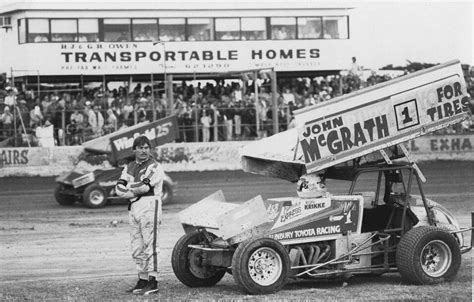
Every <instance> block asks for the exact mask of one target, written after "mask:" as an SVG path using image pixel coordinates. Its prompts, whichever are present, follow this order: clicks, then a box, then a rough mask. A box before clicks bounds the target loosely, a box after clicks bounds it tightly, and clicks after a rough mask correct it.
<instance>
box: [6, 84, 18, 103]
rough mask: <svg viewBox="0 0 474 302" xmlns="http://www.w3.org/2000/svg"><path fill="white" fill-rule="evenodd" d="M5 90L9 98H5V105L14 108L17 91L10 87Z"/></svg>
mask: <svg viewBox="0 0 474 302" xmlns="http://www.w3.org/2000/svg"><path fill="white" fill-rule="evenodd" d="M5 90H6V91H7V96H6V97H5V100H4V102H5V105H7V106H10V107H12V108H13V106H14V105H15V104H16V102H15V91H14V90H13V89H12V88H11V87H10V86H8V87H7V88H6V89H5Z"/></svg>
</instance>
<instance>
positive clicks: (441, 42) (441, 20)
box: [351, 1, 474, 68]
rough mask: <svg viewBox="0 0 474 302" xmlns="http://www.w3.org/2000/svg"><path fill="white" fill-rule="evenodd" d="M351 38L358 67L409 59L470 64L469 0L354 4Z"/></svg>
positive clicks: (470, 30) (472, 62)
mask: <svg viewBox="0 0 474 302" xmlns="http://www.w3.org/2000/svg"><path fill="white" fill-rule="evenodd" d="M355 4H356V6H357V8H356V9H355V10H354V12H353V15H354V16H353V20H351V26H352V38H353V39H354V41H355V49H354V55H355V56H357V57H358V61H359V62H360V64H361V65H363V66H367V67H377V68H380V67H382V66H384V65H386V64H394V65H406V63H407V61H406V60H410V61H414V62H425V63H442V62H446V61H449V60H451V59H459V60H461V62H462V63H467V64H471V65H474V57H473V49H474V44H473V21H472V19H473V12H474V7H473V2H471V1H462V2H461V1H458V2H456V1H451V2H447V1H410V2H407V1H398V2H394V1H370V2H369V1H365V2H356V3H355Z"/></svg>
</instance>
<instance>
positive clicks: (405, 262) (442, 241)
mask: <svg viewBox="0 0 474 302" xmlns="http://www.w3.org/2000/svg"><path fill="white" fill-rule="evenodd" d="M396 261H397V267H398V270H399V271H400V274H401V275H402V278H403V279H404V280H405V281H407V282H409V283H413V284H436V283H440V282H444V281H450V280H452V279H453V278H454V277H455V276H456V274H457V272H458V270H459V267H460V265H461V251H460V248H459V245H458V242H457V240H456V238H455V237H454V236H453V235H451V234H450V233H448V232H446V231H445V230H443V229H441V228H437V227H431V226H421V227H417V228H413V229H411V230H410V231H409V232H407V233H406V234H405V235H403V237H402V238H401V240H400V243H399V244H398V247H397V252H396Z"/></svg>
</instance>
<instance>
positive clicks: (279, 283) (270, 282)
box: [232, 238, 290, 295]
mask: <svg viewBox="0 0 474 302" xmlns="http://www.w3.org/2000/svg"><path fill="white" fill-rule="evenodd" d="M289 272H290V257H289V255H288V252H287V251H286V249H285V247H284V246H283V245H282V244H281V243H280V242H278V241H276V240H274V239H271V238H257V239H250V240H247V241H244V242H242V243H240V244H239V246H238V247H237V249H236V250H235V253H234V256H233V257H232V275H233V276H234V279H235V281H236V283H237V284H239V285H240V286H241V287H243V288H244V290H245V291H247V292H248V293H250V294H254V295H255V294H256V295H259V294H270V293H274V292H277V291H279V290H280V289H281V288H282V287H283V286H284V285H285V283H286V281H287V279H288V275H289Z"/></svg>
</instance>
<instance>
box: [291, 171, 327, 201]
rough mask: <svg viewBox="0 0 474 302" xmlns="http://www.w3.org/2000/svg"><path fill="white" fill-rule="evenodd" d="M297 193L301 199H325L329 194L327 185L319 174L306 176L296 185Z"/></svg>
mask: <svg viewBox="0 0 474 302" xmlns="http://www.w3.org/2000/svg"><path fill="white" fill-rule="evenodd" d="M296 191H297V193H298V196H299V197H301V198H316V197H323V196H326V194H327V189H326V184H325V183H324V180H323V179H322V178H321V177H320V176H319V175H318V174H305V175H303V176H301V177H300V179H299V180H298V182H297V183H296Z"/></svg>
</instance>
